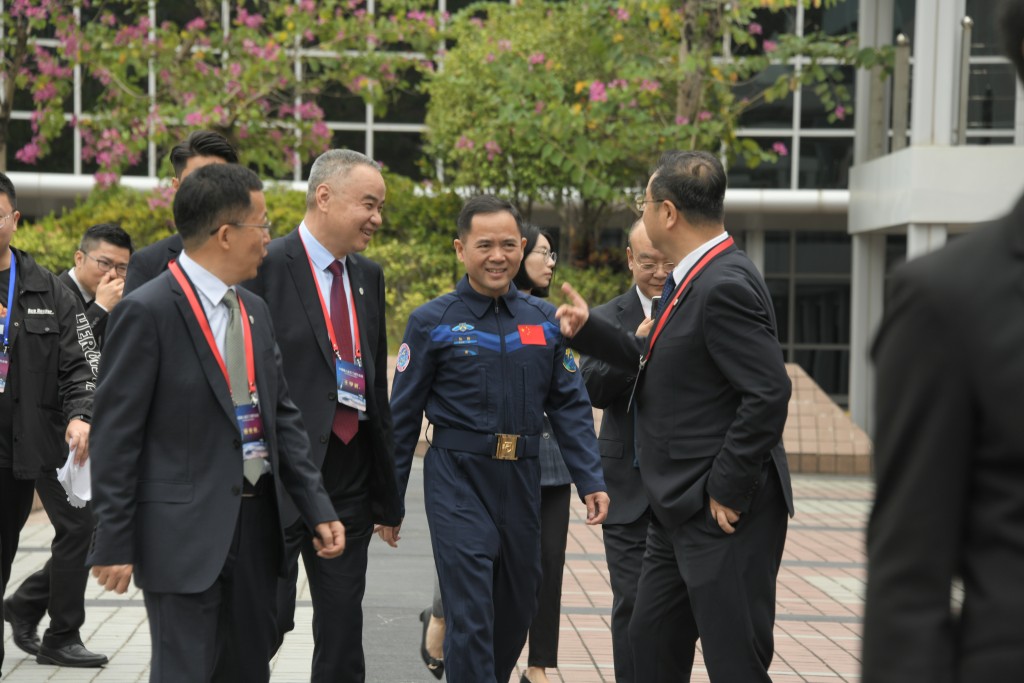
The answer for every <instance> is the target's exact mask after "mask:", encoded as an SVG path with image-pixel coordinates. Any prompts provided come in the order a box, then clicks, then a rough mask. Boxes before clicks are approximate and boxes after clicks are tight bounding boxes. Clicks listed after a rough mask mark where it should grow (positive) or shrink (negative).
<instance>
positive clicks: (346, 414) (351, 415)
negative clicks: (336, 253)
mask: <svg viewBox="0 0 1024 683" xmlns="http://www.w3.org/2000/svg"><path fill="white" fill-rule="evenodd" d="M327 270H329V271H331V275H333V276H334V277H333V279H332V280H331V325H332V326H333V327H334V339H335V340H336V341H337V342H338V352H339V353H340V354H341V359H342V360H343V361H346V362H348V363H351V362H352V361H353V360H354V353H353V351H352V328H351V326H350V323H349V319H348V299H347V297H346V296H345V280H344V277H345V266H344V264H342V262H341V261H335V262H334V263H332V264H331V265H330V266H328V267H327ZM358 429H359V415H358V414H357V413H356V410H355V409H354V408H349V407H348V406H343V405H341V404H340V403H339V404H338V409H337V411H336V412H335V413H334V424H333V425H332V426H331V430H332V431H333V432H334V434H335V436H337V437H338V438H339V439H341V441H342V443H348V442H349V441H351V440H352V437H353V436H355V435H356V431H358Z"/></svg>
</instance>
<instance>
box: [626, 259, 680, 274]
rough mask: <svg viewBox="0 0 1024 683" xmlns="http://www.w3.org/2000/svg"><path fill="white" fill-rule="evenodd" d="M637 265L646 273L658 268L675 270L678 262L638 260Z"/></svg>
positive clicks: (667, 270) (669, 271) (669, 270)
mask: <svg viewBox="0 0 1024 683" xmlns="http://www.w3.org/2000/svg"><path fill="white" fill-rule="evenodd" d="M636 265H637V267H638V268H639V269H640V270H642V271H643V272H645V273H653V272H654V271H656V270H658V268H661V270H662V271H663V272H666V273H671V272H672V271H673V270H675V267H676V264H674V263H670V262H668V261H666V262H665V263H651V262H648V263H640V262H639V261H637V262H636Z"/></svg>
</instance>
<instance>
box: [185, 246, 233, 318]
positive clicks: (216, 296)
mask: <svg viewBox="0 0 1024 683" xmlns="http://www.w3.org/2000/svg"><path fill="white" fill-rule="evenodd" d="M178 265H179V266H181V269H182V270H183V271H185V274H186V275H188V279H189V280H191V281H192V284H193V285H195V288H196V290H197V291H198V292H199V293H200V294H202V295H203V297H204V298H205V299H206V300H207V302H209V303H210V305H212V306H216V305H218V304H220V302H221V300H222V299H223V298H224V293H225V292H227V291H228V290H229V289H232V288H231V287H228V286H227V285H226V284H224V283H223V282H221V280H220V278H218V277H217V276H216V275H214V274H213V273H211V272H210V271H208V270H207V269H206V268H203V267H202V266H201V265H199V264H198V263H196V262H195V261H194V260H193V259H192V258H191V257H189V255H188V253H187V252H184V251H183V252H181V254H180V255H179V256H178Z"/></svg>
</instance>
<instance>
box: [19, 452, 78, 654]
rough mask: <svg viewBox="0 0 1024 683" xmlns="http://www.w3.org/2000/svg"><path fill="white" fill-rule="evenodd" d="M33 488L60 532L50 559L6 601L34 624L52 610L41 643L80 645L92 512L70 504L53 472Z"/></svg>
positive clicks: (23, 617) (49, 645)
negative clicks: (86, 560) (86, 559)
mask: <svg viewBox="0 0 1024 683" xmlns="http://www.w3.org/2000/svg"><path fill="white" fill-rule="evenodd" d="M35 484H36V491H37V492H38V493H39V499H40V500H41V501H42V503H43V507H44V508H45V509H46V514H47V515H48V516H49V518H50V523H51V524H53V529H54V531H55V532H56V533H55V535H54V538H53V543H52V544H51V545H50V559H48V560H47V561H46V564H45V565H43V568H42V569H40V570H39V571H37V572H35V573H34V574H32V575H31V576H29V577H28V578H27V579H25V580H24V581H22V582H21V585H20V586H19V587H18V590H16V591H15V592H14V594H13V595H11V597H10V598H8V607H9V608H10V611H11V613H12V614H14V615H16V616H17V617H18V619H19V620H21V621H26V622H29V623H32V624H38V623H39V622H40V621H42V619H43V617H44V616H45V615H46V613H47V611H49V613H50V625H49V627H48V628H47V629H46V632H45V633H44V634H43V644H44V645H46V646H47V647H54V648H59V647H62V646H64V645H67V644H69V643H80V642H81V635H80V634H79V629H81V628H82V624H84V623H85V586H86V583H87V582H88V580H89V568H88V567H86V566H85V558H86V555H88V553H89V543H90V541H91V539H92V528H93V517H92V508H91V507H89V506H86V507H81V508H76V507H73V506H72V505H71V504H70V503H68V496H67V494H66V493H65V492H64V487H63V486H61V484H60V482H58V481H57V474H56V472H54V471H53V470H47V471H46V472H45V473H44V474H40V475H39V478H37V479H36V482H35Z"/></svg>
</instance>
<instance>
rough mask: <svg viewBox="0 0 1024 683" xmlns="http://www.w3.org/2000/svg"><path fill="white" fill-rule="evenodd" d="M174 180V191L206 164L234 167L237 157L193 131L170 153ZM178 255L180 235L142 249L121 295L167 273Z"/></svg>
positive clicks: (222, 142) (215, 139) (222, 143)
mask: <svg viewBox="0 0 1024 683" xmlns="http://www.w3.org/2000/svg"><path fill="white" fill-rule="evenodd" d="M169 156H170V160H171V166H172V167H174V177H173V178H171V187H172V188H174V189H175V190H177V189H178V186H179V185H181V183H182V182H183V181H184V180H185V178H187V177H188V174H189V173H192V171H195V170H196V169H198V168H202V167H203V166H206V165H207V164H237V163H238V153H237V152H236V151H235V148H234V147H232V146H231V143H230V142H228V141H227V140H226V139H224V136H223V135H221V134H219V133H214V132H213V131H210V130H197V131H194V132H192V133H190V134H189V136H188V137H187V138H185V139H184V140H182V141H181V142H179V143H178V144H177V145H175V146H174V147H173V148H171V153H170V155H169ZM180 252H181V235H180V234H178V233H174V234H173V235H171V236H169V237H165V238H164V239H162V240H159V241H158V242H154V243H153V244H150V245H149V246H148V247H143V248H142V249H139V250H138V251H137V252H135V253H134V254H132V257H131V261H130V262H129V264H128V274H127V276H126V277H125V284H124V293H125V294H128V293H129V292H132V291H134V290H136V289H138V288H139V287H141V286H142V285H144V284H146V283H147V282H149V281H150V280H152V279H153V278H155V277H156V276H157V275H159V274H160V273H162V272H164V271H165V270H167V264H168V263H170V262H171V261H173V260H174V259H175V258H177V256H178V254H179V253H180Z"/></svg>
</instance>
